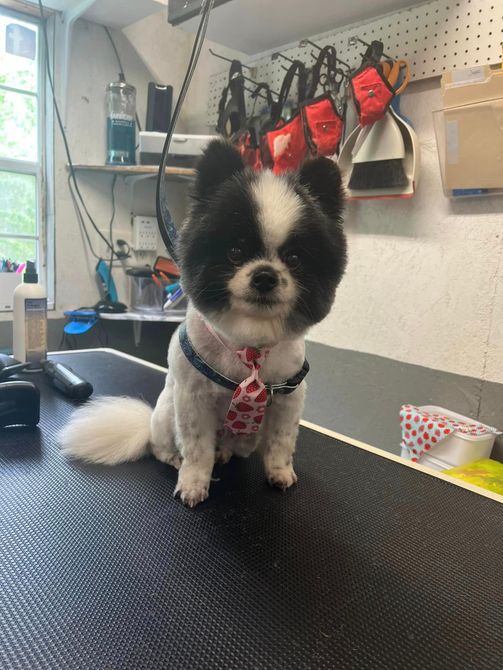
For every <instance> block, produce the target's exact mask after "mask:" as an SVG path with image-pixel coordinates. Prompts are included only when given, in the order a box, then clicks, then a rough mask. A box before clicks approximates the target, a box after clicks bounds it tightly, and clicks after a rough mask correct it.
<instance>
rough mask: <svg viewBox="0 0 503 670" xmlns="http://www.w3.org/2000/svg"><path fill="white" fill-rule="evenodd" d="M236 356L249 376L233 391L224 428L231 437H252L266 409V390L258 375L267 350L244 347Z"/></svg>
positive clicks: (267, 352)
mask: <svg viewBox="0 0 503 670" xmlns="http://www.w3.org/2000/svg"><path fill="white" fill-rule="evenodd" d="M236 354H237V356H238V357H239V359H240V360H241V362H242V363H244V364H245V365H246V367H247V368H248V369H249V370H250V371H251V374H250V376H249V377H247V378H246V379H245V380H244V381H242V382H241V384H239V386H238V387H237V388H236V390H235V391H234V395H233V396H232V400H231V404H230V406H229V410H228V412H227V416H226V417H225V422H224V427H225V429H226V430H228V431H229V432H231V433H232V434H233V435H253V434H254V433H257V432H258V431H259V428H260V424H261V423H262V421H263V419H264V413H265V408H266V407H267V389H266V387H265V384H264V382H263V381H262V380H261V379H260V377H259V373H260V368H261V367H262V365H263V363H264V361H265V359H266V357H267V355H268V354H269V349H264V350H259V349H254V348H253V347H245V348H244V349H238V351H236Z"/></svg>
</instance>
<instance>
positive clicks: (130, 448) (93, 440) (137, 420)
mask: <svg viewBox="0 0 503 670" xmlns="http://www.w3.org/2000/svg"><path fill="white" fill-rule="evenodd" d="M151 416H152V408H151V407H150V405H147V403H145V402H143V401H141V400H136V399H135V398H125V397H119V398H117V397H113V396H103V397H101V398H97V399H96V400H91V401H90V402H88V403H86V404H85V405H84V406H83V407H81V408H79V409H77V410H76V411H75V412H74V413H73V415H72V417H71V418H70V421H69V423H68V424H67V425H66V426H65V428H63V430H62V431H61V432H60V434H59V442H60V445H61V447H62V449H63V451H64V452H65V453H66V454H67V455H68V456H73V457H74V458H79V459H81V460H83V461H87V462H89V463H104V464H106V465H115V464H116V463H123V462H125V461H136V460H137V459H139V458H141V457H142V456H144V455H145V454H146V453H147V451H148V443H149V436H150V419H151Z"/></svg>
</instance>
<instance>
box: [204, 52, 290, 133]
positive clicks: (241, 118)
mask: <svg viewBox="0 0 503 670" xmlns="http://www.w3.org/2000/svg"><path fill="white" fill-rule="evenodd" d="M209 52H210V54H211V55H212V56H215V57H216V58H220V60H224V61H227V62H228V63H230V64H231V66H230V68H229V81H228V84H227V86H226V87H225V88H224V89H223V91H222V94H221V96H220V101H219V103H218V121H217V132H218V133H220V135H222V136H223V137H226V138H227V139H231V138H235V137H237V136H238V135H239V134H240V133H242V132H243V131H245V130H247V129H248V126H249V122H248V121H247V114H246V101H245V97H244V92H245V91H246V92H248V93H250V94H251V98H252V100H253V101H254V103H253V112H252V115H251V116H252V117H254V115H255V106H256V102H257V98H259V97H260V98H262V99H263V100H265V101H266V102H267V106H268V109H269V110H270V109H271V108H272V106H273V104H274V100H273V97H272V96H273V95H275V96H277V97H278V96H279V94H278V93H276V92H275V91H272V90H271V88H270V87H269V85H268V84H267V83H266V82H257V81H255V80H254V79H252V78H251V77H248V76H246V75H245V74H243V68H246V69H248V70H251V68H250V67H249V66H247V65H243V64H242V63H241V62H240V61H238V60H231V59H229V58H226V57H225V56H222V55H220V54H218V53H216V52H215V51H213V49H209ZM245 81H246V82H250V83H251V84H253V85H254V88H253V89H250V88H248V87H247V86H245V84H244V82H245ZM263 92H264V93H265V94H264V93H263ZM229 93H230V98H229Z"/></svg>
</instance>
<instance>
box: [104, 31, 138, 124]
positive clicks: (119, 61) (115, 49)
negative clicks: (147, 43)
mask: <svg viewBox="0 0 503 670" xmlns="http://www.w3.org/2000/svg"><path fill="white" fill-rule="evenodd" d="M103 28H104V30H105V32H106V34H107V36H108V39H109V40H110V44H111V45H112V49H113V50H114V52H115V57H116V58H117V63H118V65H119V79H121V81H122V80H124V81H125V80H126V75H125V73H124V68H123V67H122V63H121V59H120V57H119V52H118V51H117V46H116V44H115V41H114V38H113V37H112V33H111V32H110V30H109V28H107V26H103ZM135 116H136V125H137V126H138V130H139V131H140V132H141V124H140V119H139V117H138V112H137V111H136V110H135Z"/></svg>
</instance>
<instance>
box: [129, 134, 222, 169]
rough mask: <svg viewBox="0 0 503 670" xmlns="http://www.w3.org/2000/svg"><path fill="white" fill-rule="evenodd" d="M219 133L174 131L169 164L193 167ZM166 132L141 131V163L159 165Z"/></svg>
mask: <svg viewBox="0 0 503 670" xmlns="http://www.w3.org/2000/svg"><path fill="white" fill-rule="evenodd" d="M218 137H219V135H183V134H177V133H174V134H173V137H172V138H171V145H170V148H169V157H168V165H171V166H176V167H193V166H194V164H195V162H196V161H197V158H198V156H200V155H201V154H202V153H203V149H204V148H205V146H206V145H207V144H208V142H210V141H211V140H213V139H216V138H218ZM165 141H166V133H157V132H147V131H141V132H140V164H141V165H159V163H160V161H161V154H162V149H163V147H164V142H165Z"/></svg>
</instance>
